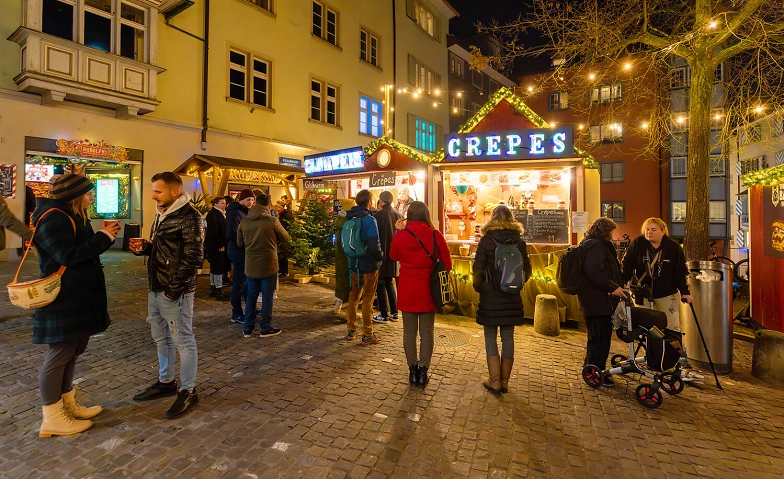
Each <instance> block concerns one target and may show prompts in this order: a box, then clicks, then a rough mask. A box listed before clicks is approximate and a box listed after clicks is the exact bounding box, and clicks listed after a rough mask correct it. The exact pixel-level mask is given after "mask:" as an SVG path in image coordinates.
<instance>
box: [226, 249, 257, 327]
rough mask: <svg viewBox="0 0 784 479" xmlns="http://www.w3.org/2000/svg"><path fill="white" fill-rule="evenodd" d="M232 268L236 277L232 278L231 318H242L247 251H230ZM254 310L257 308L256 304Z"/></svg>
mask: <svg viewBox="0 0 784 479" xmlns="http://www.w3.org/2000/svg"><path fill="white" fill-rule="evenodd" d="M229 260H230V261H231V270H232V271H233V272H234V278H233V279H232V280H231V281H232V283H231V319H242V318H243V316H244V315H243V314H242V294H243V293H245V287H246V284H245V253H233V252H232V253H229ZM253 310H254V311H255V310H256V308H255V306H254V308H253Z"/></svg>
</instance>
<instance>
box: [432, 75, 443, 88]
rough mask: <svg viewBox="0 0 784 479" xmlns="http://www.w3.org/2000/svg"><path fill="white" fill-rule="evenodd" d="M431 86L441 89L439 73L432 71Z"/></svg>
mask: <svg viewBox="0 0 784 479" xmlns="http://www.w3.org/2000/svg"><path fill="white" fill-rule="evenodd" d="M433 86H434V87H435V88H437V89H439V90H441V74H440V73H436V72H433Z"/></svg>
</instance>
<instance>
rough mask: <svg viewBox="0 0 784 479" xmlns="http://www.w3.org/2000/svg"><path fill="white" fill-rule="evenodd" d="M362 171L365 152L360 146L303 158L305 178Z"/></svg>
mask: <svg viewBox="0 0 784 479" xmlns="http://www.w3.org/2000/svg"><path fill="white" fill-rule="evenodd" d="M364 169H365V150H364V149H363V148H362V147H361V146H357V147H355V148H347V149H345V150H337V151H330V152H327V153H319V154H316V155H307V156H305V175H307V176H324V175H338V174H341V173H353V172H358V171H362V170H364Z"/></svg>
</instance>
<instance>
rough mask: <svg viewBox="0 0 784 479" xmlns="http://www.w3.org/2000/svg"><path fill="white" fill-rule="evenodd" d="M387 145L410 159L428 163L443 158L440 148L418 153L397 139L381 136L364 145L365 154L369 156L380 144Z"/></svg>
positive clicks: (442, 151)
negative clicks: (427, 153)
mask: <svg viewBox="0 0 784 479" xmlns="http://www.w3.org/2000/svg"><path fill="white" fill-rule="evenodd" d="M384 145H386V146H388V147H389V148H391V149H392V150H394V151H396V152H398V153H402V154H404V155H406V156H407V157H409V158H411V159H412V160H416V161H418V162H420V163H424V164H426V165H429V164H430V163H438V162H439V161H441V160H443V159H444V149H443V148H441V149H440V150H438V151H437V152H435V153H433V154H430V155H423V154H422V153H419V152H418V151H416V150H415V149H413V148H411V147H410V146H408V145H404V144H402V143H400V142H398V141H395V140H393V139H392V138H389V137H386V136H382V137H381V138H379V139H378V140H375V141H372V142H370V143H369V144H368V146H366V147H365V154H366V155H368V156H370V155H372V154H373V153H375V152H376V151H377V150H378V149H379V148H381V147H382V146H384Z"/></svg>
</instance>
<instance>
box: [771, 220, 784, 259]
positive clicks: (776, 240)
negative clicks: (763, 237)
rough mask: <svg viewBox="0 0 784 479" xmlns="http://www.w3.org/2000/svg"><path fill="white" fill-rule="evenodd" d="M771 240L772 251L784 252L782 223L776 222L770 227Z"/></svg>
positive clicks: (783, 222) (783, 223)
mask: <svg viewBox="0 0 784 479" xmlns="http://www.w3.org/2000/svg"><path fill="white" fill-rule="evenodd" d="M771 229H772V234H771V240H772V242H773V244H772V245H771V246H773V250H774V251H781V252H784V221H781V220H776V221H774V222H773V225H772V226H771Z"/></svg>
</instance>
